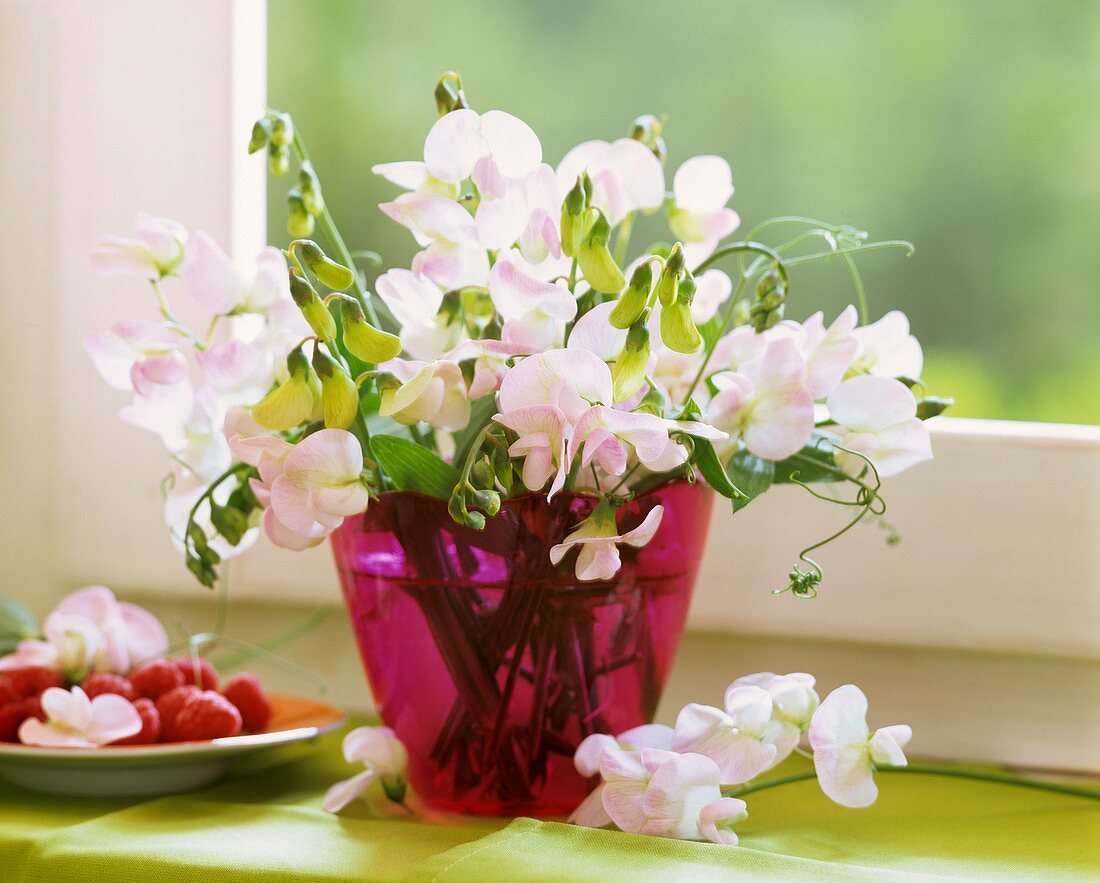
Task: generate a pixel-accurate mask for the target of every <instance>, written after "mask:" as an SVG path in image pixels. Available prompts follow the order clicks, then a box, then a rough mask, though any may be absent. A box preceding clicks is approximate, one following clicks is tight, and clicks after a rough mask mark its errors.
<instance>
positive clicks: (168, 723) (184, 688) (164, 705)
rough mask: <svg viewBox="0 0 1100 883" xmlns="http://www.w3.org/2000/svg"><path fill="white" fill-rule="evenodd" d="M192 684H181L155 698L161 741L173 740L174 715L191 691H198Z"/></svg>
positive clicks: (174, 737) (174, 739) (174, 738)
mask: <svg viewBox="0 0 1100 883" xmlns="http://www.w3.org/2000/svg"><path fill="white" fill-rule="evenodd" d="M198 692H199V688H198V687H196V686H195V685H194V684H183V685H181V686H179V687H175V688H173V689H171V690H169V691H168V692H167V693H165V694H164V695H163V696H161V697H160V698H159V699H158V700H157V714H158V715H159V716H160V735H161V741H163V742H175V741H177V740H176V735H175V729H176V715H177V714H179V710H180V708H181V707H182V706H183V703H184V701H185V700H186V699H187V697H188V696H190V695H191V694H192V693H198Z"/></svg>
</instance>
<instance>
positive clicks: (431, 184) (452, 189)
mask: <svg viewBox="0 0 1100 883" xmlns="http://www.w3.org/2000/svg"><path fill="white" fill-rule="evenodd" d="M370 170H371V171H372V172H374V174H376V175H379V176H381V177H383V178H385V179H386V180H387V181H389V182H390V183H391V184H396V185H397V186H398V187H403V188H404V189H405V190H411V191H412V192H413V193H415V194H416V195H417V196H442V197H444V198H445V199H457V198H458V195H459V191H460V189H461V188H460V187H459V186H458V184H457V183H456V182H447V181H440V180H439V179H438V178H437V177H435V176H434V175H433V174H432V173H431V172H429V171H428V165H427V163H423V162H415V161H411V162H388V163H378V164H377V165H373V166H371V169H370Z"/></svg>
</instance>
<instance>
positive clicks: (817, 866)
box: [0, 738, 1100, 883]
mask: <svg viewBox="0 0 1100 883" xmlns="http://www.w3.org/2000/svg"><path fill="white" fill-rule="evenodd" d="M338 746H339V740H338V739H336V738H329V739H327V740H325V741H324V743H323V746H322V750H320V751H319V752H317V753H316V754H314V755H313V756H310V757H308V758H305V759H301V760H298V761H296V762H293V763H291V764H288V765H284V766H280V767H277V768H269V769H266V770H262V771H259V772H253V773H251V774H240V775H237V776H235V777H233V778H231V779H228V780H226V781H223V782H222V783H220V784H218V785H215V786H213V787H210V788H207V789H205V790H203V791H199V792H195V793H192V794H187V795H180V796H176V797H163V798H158V799H154V800H144V801H136V800H128V801H127V800H88V799H61V798H51V797H44V796H41V795H37V794H32V793H29V792H26V791H22V790H19V789H17V788H15V787H13V786H9V785H7V784H0V880H3V881H5V883H16V881H50V883H57V881H70V880H72V881H80V880H94V881H96V883H127V881H143V883H144V881H164V883H170V881H176V880H180V881H188V883H200V881H217V883H237V881H257V880H287V881H311V883H312V881H335V880H341V881H343V880H354V881H396V880H412V881H451V883H453V881H465V880H471V881H477V883H491V881H507V883H521V881H563V880H592V881H599V883H614V881H619V880H639V879H645V880H647V881H648V880H676V881H687V880H690V881H711V880H715V881H717V880H729V879H731V878H734V877H736V878H738V879H773V880H839V879H845V880H852V879H874V880H914V879H921V880H925V879H937V878H951V877H953V878H960V877H962V878H971V879H972V878H982V877H985V878H991V879H999V880H1003V879H1012V878H1018V879H1028V880H1035V879H1052V880H1073V879H1081V880H1085V879H1098V878H1100V803H1098V802H1095V801H1090V800H1085V799H1082V798H1075V797H1070V796H1061V795H1057V794H1049V793H1045V792H1039V791H1028V790H1025V789H1021V788H1013V787H1010V786H1005V785H996V784H986V783H981V782H966V781H958V780H951V779H943V778H939V777H931V776H893V777H891V778H888V779H887V778H885V777H884V779H883V781H882V782H881V785H882V788H881V797H880V799H879V802H878V803H877V804H876V805H875V806H874V807H872V808H870V809H867V810H846V809H843V808H841V807H838V806H835V805H833V804H831V803H829V802H828V801H827V800H826V799H825V798H824V797H823V796H822V795H821V793H820V792H819V791H818V790H817V788H816V786H815V784H814V783H813V782H803V783H796V784H792V785H786V786H783V787H780V788H776V789H773V790H769V791H764V792H761V793H759V794H755V795H753V796H752V798H751V799H750V804H749V808H750V812H751V816H750V818H749V820H748V821H747V822H746V823H744V824H743V825H742V826H741V827H740V828H739V832H740V834H741V842H742V845H741V846H738V847H722V846H714V845H710V844H702V843H683V842H676V841H668V840H660V839H656V838H647V837H636V836H632V835H627V834H619V833H615V832H610V831H596V830H589V829H582V828H575V827H573V826H570V825H564V824H560V823H556V822H538V821H534V820H532V819H516V820H514V821H510V820H506V819H503V820H485V819H469V818H456V819H453V820H452V821H451V823H450V824H444V825H440V824H436V825H429V824H424V823H421V822H417V821H406V820H391V819H385V820H376V819H370V818H366V817H364V816H363V815H362V814H360V815H359V816H356V815H355V814H354V813H353V812H351V811H350V810H349V811H348V812H346V814H345V815H342V816H340V817H334V816H331V815H329V814H327V813H326V812H324V810H322V809H321V797H322V795H323V794H324V790H325V788H326V787H327V786H328V785H329V784H331V783H332V782H333V781H335V780H336V779H338V778H343V777H345V776H346V775H348V773H349V772H350V770H349V768H348V767H347V766H346V765H345V764H344V763H343V761H342V759H341V758H340V757H339V753H338ZM791 763H792V765H793V766H792V768H796V767H797V765H798V764H801V763H804V761H800V760H799V761H793V762H791ZM786 771H790V770H789V769H787V770H786Z"/></svg>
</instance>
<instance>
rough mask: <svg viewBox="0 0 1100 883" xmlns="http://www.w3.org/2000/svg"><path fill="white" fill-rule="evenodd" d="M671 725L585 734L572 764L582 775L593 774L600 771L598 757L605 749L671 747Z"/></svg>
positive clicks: (652, 725) (655, 725)
mask: <svg viewBox="0 0 1100 883" xmlns="http://www.w3.org/2000/svg"><path fill="white" fill-rule="evenodd" d="M672 734H673V730H672V727H669V726H666V725H665V724H642V725H641V726H639V727H632V728H631V729H629V730H625V731H624V732H622V733H619V735H618V736H609V735H607V734H606V733H593V734H592V735H590V736H585V738H584V739H582V740H581V743H580V745H578V746H577V750H576V752H575V753H574V755H573V765H574V766H576V768H577V772H578V773H580V774H581V775H582V776H594V775H596V774H597V773H598V772H599V771H600V759H601V758H602V757H603V755H604V752H605V751H620V752H621V751H635V752H637V751H641V750H642V749H643V748H662V749H664V750H665V751H670V750H671V749H672Z"/></svg>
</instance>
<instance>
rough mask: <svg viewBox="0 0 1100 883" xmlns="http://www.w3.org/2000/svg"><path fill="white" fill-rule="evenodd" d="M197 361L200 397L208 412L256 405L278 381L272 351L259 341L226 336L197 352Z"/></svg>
mask: <svg viewBox="0 0 1100 883" xmlns="http://www.w3.org/2000/svg"><path fill="white" fill-rule="evenodd" d="M195 361H196V362H197V363H198V366H199V370H200V371H201V372H202V386H200V388H199V390H198V397H199V399H200V400H201V401H202V402H203V404H204V406H205V408H206V409H207V411H208V413H213V412H222V413H224V411H225V410H226V409H228V408H231V407H234V406H237V405H254V404H256V402H258V401H259V400H260V399H262V398H263V397H264V394H265V393H266V392H267V391H268V390H269V389H270V388H271V386H272V384H273V383H274V381H275V371H274V360H273V359H272V353H271V352H270V350H268V349H267V348H266V347H265V346H264V345H263V344H262V343H260V342H256V341H244V340H237V339H235V338H234V339H232V340H226V341H223V342H221V343H216V344H214V345H213V346H211V347H209V348H208V349H206V350H205V351H203V352H200V353H197V354H196V355H195ZM215 422H216V421H215Z"/></svg>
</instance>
